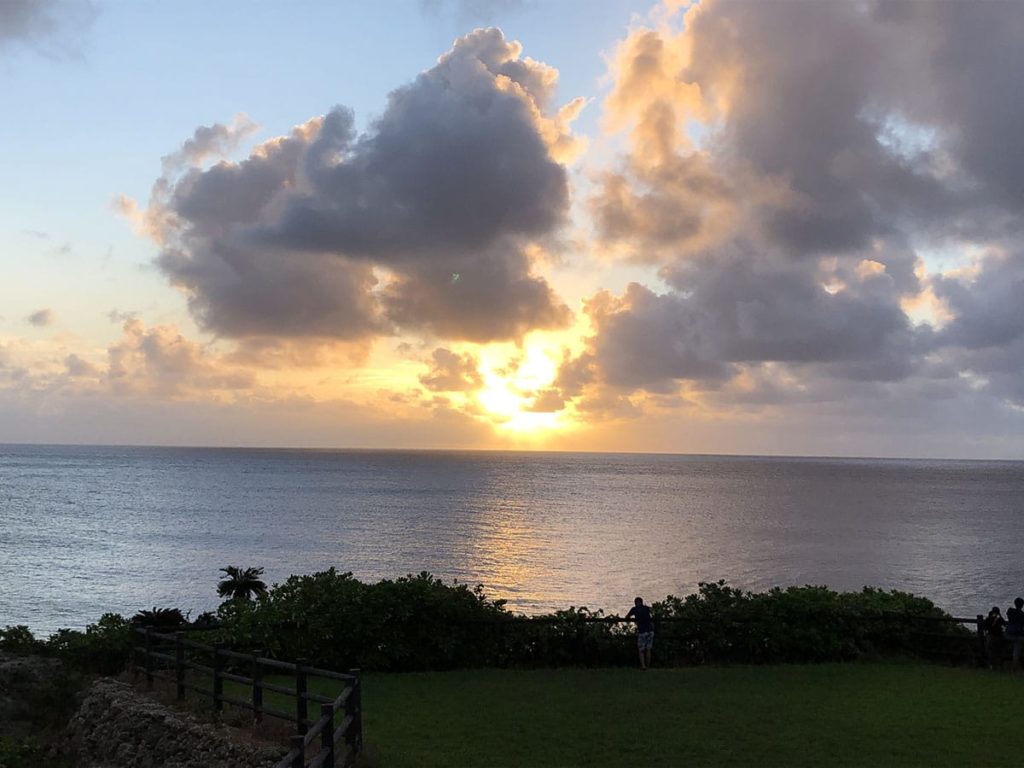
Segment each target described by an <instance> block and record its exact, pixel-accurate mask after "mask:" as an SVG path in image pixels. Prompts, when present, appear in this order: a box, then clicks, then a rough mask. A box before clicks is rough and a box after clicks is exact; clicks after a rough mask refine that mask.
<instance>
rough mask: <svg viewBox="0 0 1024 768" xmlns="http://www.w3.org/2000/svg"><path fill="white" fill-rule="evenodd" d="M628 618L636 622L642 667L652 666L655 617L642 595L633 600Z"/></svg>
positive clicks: (637, 644)
mask: <svg viewBox="0 0 1024 768" xmlns="http://www.w3.org/2000/svg"><path fill="white" fill-rule="evenodd" d="M626 618H627V619H632V620H633V621H635V622H636V649H637V653H639V654H640V669H647V668H648V667H649V666H651V647H652V646H653V645H654V619H652V618H651V609H650V608H648V607H647V606H646V605H644V600H643V598H642V597H638V598H636V599H635V600H634V601H633V607H632V608H630V609H629V613H627V614H626Z"/></svg>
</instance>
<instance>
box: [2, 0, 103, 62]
mask: <svg viewBox="0 0 1024 768" xmlns="http://www.w3.org/2000/svg"><path fill="white" fill-rule="evenodd" d="M95 13H96V12H95V9H94V8H93V4H92V3H91V2H89V0H3V2H0V52H3V51H4V49H5V48H11V47H13V46H15V45H26V46H29V47H32V48H35V49H36V50H38V51H41V52H43V53H45V54H47V55H51V56H55V55H61V54H68V53H74V52H75V51H76V49H77V46H78V45H79V42H80V40H79V36H80V35H81V34H82V33H83V32H84V30H85V29H86V28H87V27H88V26H89V25H90V24H91V23H92V20H93V18H94V17H95Z"/></svg>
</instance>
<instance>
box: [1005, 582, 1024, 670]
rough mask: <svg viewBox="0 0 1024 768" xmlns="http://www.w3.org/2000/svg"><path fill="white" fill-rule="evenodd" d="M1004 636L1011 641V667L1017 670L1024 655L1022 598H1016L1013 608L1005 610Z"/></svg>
mask: <svg viewBox="0 0 1024 768" xmlns="http://www.w3.org/2000/svg"><path fill="white" fill-rule="evenodd" d="M1006 636H1007V637H1008V638H1009V639H1010V640H1012V641H1013V666H1014V668H1015V669H1019V668H1020V658H1021V654H1022V653H1024V597H1018V598H1017V599H1016V600H1014V601H1013V608H1007V609H1006Z"/></svg>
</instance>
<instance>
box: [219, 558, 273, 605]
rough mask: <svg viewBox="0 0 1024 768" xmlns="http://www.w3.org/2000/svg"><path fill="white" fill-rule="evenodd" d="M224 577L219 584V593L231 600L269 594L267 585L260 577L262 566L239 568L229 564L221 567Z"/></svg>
mask: <svg viewBox="0 0 1024 768" xmlns="http://www.w3.org/2000/svg"><path fill="white" fill-rule="evenodd" d="M220 570H221V573H223V574H224V578H223V579H222V580H221V581H220V582H219V583H218V584H217V595H218V596H220V597H227V598H230V599H231V600H251V599H252V598H253V596H256V597H263V595H265V594H267V585H266V583H265V582H264V581H263V579H261V578H260V577H261V576H263V569H262V568H239V567H238V566H237V565H229V566H228V567H227V568H221V569H220Z"/></svg>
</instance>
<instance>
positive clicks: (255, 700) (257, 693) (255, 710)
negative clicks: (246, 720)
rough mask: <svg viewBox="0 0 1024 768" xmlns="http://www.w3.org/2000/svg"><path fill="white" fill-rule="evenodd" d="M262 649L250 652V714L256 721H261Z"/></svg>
mask: <svg viewBox="0 0 1024 768" xmlns="http://www.w3.org/2000/svg"><path fill="white" fill-rule="evenodd" d="M262 655H263V651H253V652H252V716H253V720H255V721H256V722H257V723H262V722H263V666H262V665H261V664H260V656H262Z"/></svg>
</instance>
